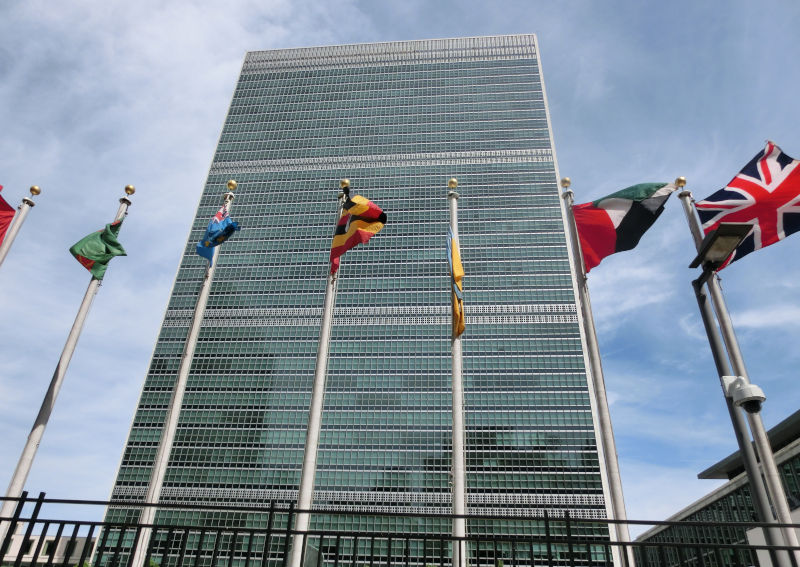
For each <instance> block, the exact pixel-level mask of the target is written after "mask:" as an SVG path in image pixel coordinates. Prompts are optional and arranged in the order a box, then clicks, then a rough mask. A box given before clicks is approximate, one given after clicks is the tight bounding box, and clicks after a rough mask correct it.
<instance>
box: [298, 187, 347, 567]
mask: <svg viewBox="0 0 800 567" xmlns="http://www.w3.org/2000/svg"><path fill="white" fill-rule="evenodd" d="M339 187H340V188H341V192H340V193H339V214H338V215H337V216H336V220H337V222H338V220H339V218H340V217H341V216H342V211H343V210H344V203H345V200H346V199H347V196H348V195H349V193H350V181H349V180H348V179H342V180H341V181H340V182H339ZM336 280H337V274H330V273H329V274H328V284H327V286H326V288H325V304H324V305H323V308H322V321H321V323H320V328H319V343H318V345H317V361H316V364H315V366H314V384H313V386H312V388H311V405H310V407H309V410H308V429H307V430H306V444H305V449H304V451H303V469H302V471H301V472H300V489H299V491H298V494H297V509H298V510H301V512H298V514H297V519H296V520H295V531H296V532H299V533H298V534H296V535H295V536H294V545H292V559H291V563H290V567H300V562H301V560H302V558H303V548H304V547H305V545H304V543H305V534H306V532H308V526H309V523H310V519H311V518H310V515H309V514H308V511H309V510H311V504H312V501H313V493H314V476H315V475H316V472H317V448H318V447H319V434H320V429H321V428H322V404H323V402H324V401H325V380H326V379H327V377H328V349H329V347H330V340H331V326H332V323H333V306H334V304H335V303H336Z"/></svg>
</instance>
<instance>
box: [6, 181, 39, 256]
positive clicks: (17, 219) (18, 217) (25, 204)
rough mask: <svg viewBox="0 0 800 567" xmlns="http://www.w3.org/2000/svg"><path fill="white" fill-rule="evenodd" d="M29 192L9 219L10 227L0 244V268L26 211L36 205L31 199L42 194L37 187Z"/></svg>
mask: <svg viewBox="0 0 800 567" xmlns="http://www.w3.org/2000/svg"><path fill="white" fill-rule="evenodd" d="M30 191H31V196H30V197H23V198H22V203H20V205H19V207H18V209H19V212H18V213H17V214H15V215H14V218H13V219H11V226H9V227H8V231H7V232H6V236H5V238H4V239H3V244H0V266H2V265H3V261H4V260H5V259H6V256H7V255H8V251H9V249H10V248H11V245H12V244H13V243H14V239H15V238H16V237H17V233H18V232H19V229H20V227H22V223H24V222H25V217H27V216H28V211H30V210H31V208H32V207H33V206H34V205H36V203H34V202H33V197H35V196H36V195H38V194H39V193H41V192H42V190H41V189H39V186H38V185H33V186H31V189H30Z"/></svg>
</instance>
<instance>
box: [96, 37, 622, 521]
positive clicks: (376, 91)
mask: <svg viewBox="0 0 800 567" xmlns="http://www.w3.org/2000/svg"><path fill="white" fill-rule="evenodd" d="M450 177H456V178H458V180H459V188H458V191H459V193H460V195H461V198H460V199H459V232H460V242H461V256H462V259H463V264H464V269H465V272H466V276H465V278H464V289H465V292H464V298H465V306H466V325H467V326H466V332H465V333H464V335H463V336H462V339H463V353H464V358H463V369H464V370H463V372H464V374H463V376H464V387H465V420H466V463H467V475H466V485H467V509H468V512H469V513H484V514H491V513H505V514H509V513H515V514H516V513H518V514H520V515H521V516H522V515H540V514H542V512H543V511H545V510H547V511H549V512H550V513H551V514H561V513H563V512H564V511H569V512H570V514H571V515H572V516H574V517H585V518H586V517H588V518H602V517H606V516H607V515H608V513H607V494H606V492H607V489H606V488H605V486H606V481H605V471H604V470H603V467H601V463H602V458H600V457H599V455H600V452H599V450H598V441H597V434H596V425H595V422H594V419H593V412H592V407H593V405H594V401H593V400H592V393H591V392H592V389H591V386H590V383H589V380H590V377H589V376H588V375H587V370H586V354H585V348H584V344H583V341H582V338H581V329H580V323H579V320H578V310H577V304H576V296H575V282H574V279H575V275H574V274H573V273H572V269H571V263H570V257H569V252H568V247H567V244H566V236H565V220H564V212H563V209H562V207H563V205H562V202H561V199H560V195H559V188H558V172H557V167H556V162H555V155H554V152H553V143H552V135H551V130H550V124H549V117H548V110H547V104H546V97H545V92H544V85H543V82H542V76H541V71H540V65H539V53H538V49H537V45H536V40H535V37H534V36H533V35H516V36H501V37H482V38H465V39H443V40H425V41H410V42H396V43H380V44H363V45H343V46H335V47H319V48H304V49H286V50H277V51H260V52H259V51H256V52H250V53H248V54H247V55H246V58H245V61H244V64H243V67H242V71H241V76H240V77H239V81H238V83H237V85H236V90H235V92H234V95H233V99H232V102H231V105H230V110H229V112H228V115H227V117H226V118H225V123H224V127H223V129H222V134H221V137H220V140H219V145H218V146H217V150H216V153H215V155H214V158H213V162H212V164H211V168H210V172H209V176H208V181H207V182H206V185H205V188H204V190H203V195H202V199H201V201H200V205H199V207H198V209H197V214H196V217H195V220H194V223H193V225H192V229H191V232H190V234H189V236H188V240H187V244H186V249H185V253H184V256H183V259H182V261H181V265H180V268H179V270H178V274H177V277H176V280H175V284H174V287H173V290H172V295H171V297H170V300H169V305H168V307H167V310H166V314H165V317H164V322H163V326H162V328H161V332H160V335H159V337H158V342H157V344H156V347H155V351H154V354H153V359H152V362H151V364H150V367H149V371H148V373H147V377H146V381H145V384H144V387H143V390H142V394H141V398H140V400H139V405H138V410H137V412H136V416H135V418H134V421H133V425H132V427H131V431H130V436H129V438H128V442H127V447H126V449H125V453H124V456H123V459H122V462H121V466H120V470H119V474H118V477H117V479H116V483H115V486H114V490H113V498H114V499H117V500H142V499H144V497H145V494H146V490H147V484H148V480H149V478H150V473H151V468H152V465H153V460H154V458H155V454H156V449H157V444H158V440H159V438H160V435H161V428H162V426H163V423H164V418H165V413H166V408H167V405H168V403H169V399H170V394H171V391H172V387H173V384H174V382H175V379H176V375H177V371H178V365H179V361H180V357H181V353H182V350H183V348H184V343H185V340H186V336H187V332H188V328H189V325H190V318H191V315H192V310H193V308H194V306H195V302H196V299H197V294H198V290H199V288H200V285H201V282H202V280H203V274H204V270H205V265H206V264H205V260H203V259H202V258H200V257H198V256H197V255H196V254H195V252H194V248H195V243H196V242H197V241H198V240H199V239H200V238H201V236H202V235H203V232H204V229H205V226H206V225H207V223H208V220H209V218H210V217H211V216H212V215H213V214H214V213H215V212H216V210H217V209H218V208H219V206H220V203H221V194H222V193H223V192H224V190H225V189H224V188H225V182H226V181H227V180H228V179H231V178H233V179H236V180H237V181H238V183H239V187H238V189H237V191H236V199H235V201H234V203H233V207H232V212H231V216H232V217H233V218H234V219H236V221H237V222H239V223H240V225H241V226H242V230H241V231H240V232H238V233H236V234H235V235H234V236H233V237H232V238H231V239H230V240H229V241H228V242H226V243H225V244H223V245H222V246H221V249H220V253H219V256H218V261H217V264H216V265H217V270H216V274H215V276H214V281H213V284H212V287H211V295H210V300H209V303H208V308H207V310H206V314H205V318H204V321H203V326H202V330H201V333H200V338H199V342H198V345H197V350H196V352H195V357H194V362H193V365H192V369H191V373H190V375H189V380H188V387H187V391H186V394H185V397H184V400H183V405H182V410H181V413H180V418H179V424H178V429H177V436H176V439H175V445H174V447H173V450H172V453H171V456H170V460H169V465H168V468H167V471H166V477H165V481H164V486H163V489H162V492H161V495H160V499H161V502H172V503H194V504H213V503H224V504H226V505H236V506H242V507H243V508H246V507H253V506H266V505H267V503H269V502H273V501H274V502H278V503H280V504H287V503H289V502H295V501H296V500H297V490H298V485H299V482H300V469H301V464H302V458H303V445H304V441H305V433H306V424H307V419H308V409H309V401H310V397H311V383H312V379H313V375H314V363H315V356H316V350H317V341H318V335H319V326H320V318H321V313H322V306H323V299H324V295H325V286H326V275H327V273H328V270H329V263H328V255H329V251H330V244H331V237H332V234H333V229H334V225H335V223H336V221H337V210H338V209H337V207H338V205H337V193H338V187H339V180H340V179H341V178H349V179H350V180H351V182H352V191H353V193H357V194H362V195H364V196H365V197H367V198H369V199H370V200H372V201H374V202H375V203H377V204H378V205H379V206H380V207H382V208H383V210H384V211H386V212H387V214H388V218H389V220H388V223H387V224H386V226H385V228H384V229H383V230H382V231H381V233H380V234H378V235H377V236H375V237H374V238H373V239H372V240H371V241H370V242H369V244H368V245H366V246H359V247H358V248H356V249H354V250H351V251H350V252H348V253H347V254H346V255H345V256H343V257H342V264H341V268H340V270H339V272H338V275H339V281H338V295H337V298H336V308H335V311H334V316H333V331H332V337H331V343H330V362H329V365H328V380H327V390H326V397H325V406H324V415H323V420H322V432H321V439H320V448H319V458H318V461H317V472H316V484H315V492H314V505H315V507H318V508H319V509H321V510H326V509H327V510H331V509H350V510H365V509H369V510H387V511H388V510H394V511H399V512H404V511H413V512H416V513H419V512H423V513H438V512H442V513H446V512H449V511H450V510H451V504H450V503H451V497H450V491H451V482H450V462H451V454H450V451H451V425H452V421H451V384H450V380H451V351H450V336H451V321H450V289H451V288H450V275H449V269H448V263H447V257H446V249H447V247H446V235H447V227H448V222H449V214H448V200H447V180H448V179H449V178H450ZM159 513H160V514H162V516H161V517H162V518H164V517H165V516H163V514H177V512H174V511H170V510H167V509H165V510H162V511H160V512H159ZM111 514H112V515H113V510H112V511H111ZM254 517H255V516H254ZM184 519H186V518H184ZM217 520H218V521H219V522H222V523H223V524H224V523H225V522H230V523H237V522H238V523H240V524H241V525H242V526H243V527H244V526H247V525H249V522H251V521H252V519H250V517H249V516H248V514H240V515H233V514H231V515H225V514H221V515H218V516H217ZM445 525H447V524H445ZM313 526H314V522H313V521H312V527H313ZM470 529H472V526H470Z"/></svg>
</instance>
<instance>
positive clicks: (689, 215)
mask: <svg viewBox="0 0 800 567" xmlns="http://www.w3.org/2000/svg"><path fill="white" fill-rule="evenodd" d="M680 180H682V183H683V184H682V185H680V186H681V187H683V186H685V185H686V180H685V179H683V178H680V179H679V181H680ZM678 198H679V199H680V200H681V202H682V203H683V210H684V213H685V215H686V221H687V222H688V224H689V230H690V231H691V233H692V238H693V240H694V243H695V246H696V247H697V248H698V250H699V248H700V244H701V242H702V241H703V236H702V227H701V226H700V221H699V220H698V218H697V215H696V214H695V211H694V206H693V204H692V203H693V199H692V193H691V192H690V191H682V192H681V193H680V194H679V195H678ZM706 285H707V287H708V291H709V294H710V295H711V302H712V304H713V305H714V311H715V313H716V315H717V323H718V324H719V328H720V331H721V333H722V339H723V341H724V343H725V347H726V349H727V352H728V357H729V359H730V362H731V366H732V367H733V372H734V374H735V375H736V376H740V377H741V378H742V379H743V380H744V383H745V384H749V383H750V378H749V376H748V374H747V368H746V367H745V364H744V357H743V356H742V351H741V349H740V348H739V341H738V339H737V338H736V333H735V332H734V329H733V323H732V322H731V318H730V314H729V312H728V307H727V305H726V303H725V298H724V296H723V294H722V288H721V287H720V284H719V276H718V275H717V274H716V273H714V274H713V275H712V276H711V277H710V278H708V280H707V282H706ZM712 348H713V344H712ZM720 379H721V380H722V377H720ZM722 388H723V392H724V394H725V399H726V400H727V402H728V403H731V398H730V394H729V393H728V392H727V385H726V383H725V382H724V381H723V382H722ZM741 411H742V410H735V411H734V415H738V416H739V417H738V418H735V419H734V420H733V427H734V433H735V436H736V438H737V440H738V439H739V436H740V435H742V436H744V433H745V431H746V430H744V425H743V423H742V419H741ZM745 413H746V415H747V421H748V423H749V425H750V431H751V433H752V435H753V442H754V443H755V445H756V451H757V452H758V456H759V457H760V459H761V468H762V472H763V483H764V484H763V485H761V486H759V485H760V484H761V479H762V476H761V474H758V464H757V462H756V456H755V454H753V449H752V445H751V444H750V443H749V442H747V443H745V445H746V447H741V446H740V450H741V452H742V457H743V460H744V464H745V470H746V472H747V476H748V478H749V479H750V486H751V492H752V494H753V499H754V505H755V508H756V512H757V513H758V515H759V516H763V517H762V518H760V520H761V521H762V522H766V523H773V521H774V520H773V516H772V513H771V510H770V507H769V501H767V499H766V496H767V495H768V496H769V500H771V501H772V506H773V509H774V511H775V518H777V521H778V523H781V524H791V523H792V517H791V513H790V511H789V505H788V498H787V496H786V492H785V491H784V488H783V485H782V484H781V480H780V474H779V473H778V467H777V465H776V464H775V456H774V455H773V453H772V447H771V446H770V444H769V439H768V437H767V433H766V430H765V428H764V423H763V422H762V420H761V414H760V413H759V412H749V411H747V412H745ZM748 440H749V438H748ZM748 469H750V470H748ZM751 471H752V473H751ZM756 479H759V482H758V483H754V482H753V481H754V480H756ZM764 487H766V494H765V493H764ZM769 532H770V530H765V533H764V536H765V538H769V537H770V535H769ZM781 533H782V535H783V540H784V542H785V545H787V546H792V547H795V548H800V542H798V538H797V533H796V532H795V531H794V528H790V527H785V528H781ZM794 554H795V557H796V560H797V562H798V563H800V552H797V551H795V552H794ZM780 555H782V554H780Z"/></svg>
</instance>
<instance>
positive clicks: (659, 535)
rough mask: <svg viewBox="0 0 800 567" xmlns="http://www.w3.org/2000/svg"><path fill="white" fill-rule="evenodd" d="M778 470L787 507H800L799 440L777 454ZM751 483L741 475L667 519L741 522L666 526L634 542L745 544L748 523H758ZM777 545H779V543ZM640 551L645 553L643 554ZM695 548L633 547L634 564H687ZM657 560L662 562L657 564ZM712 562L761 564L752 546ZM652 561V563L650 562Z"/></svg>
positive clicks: (719, 566)
mask: <svg viewBox="0 0 800 567" xmlns="http://www.w3.org/2000/svg"><path fill="white" fill-rule="evenodd" d="M775 459H776V461H777V466H778V473H779V474H780V477H781V481H782V483H783V488H784V490H785V491H786V496H787V499H788V504H789V509H790V510H792V511H794V510H796V509H797V508H799V507H800V443H798V442H797V441H795V442H794V443H793V444H792V445H791V446H790V447H789V448H788V449H787V450H785V451H782V452H779V453H776V455H775ZM751 498H752V497H751V492H750V483H749V482H748V479H747V477H746V475H744V474H741V475H739V476H738V477H737V478H736V479H734V480H732V481H731V482H729V483H728V484H726V485H724V486H722V487H721V488H719V489H717V490H716V491H715V492H713V493H712V494H711V495H709V496H707V497H705V498H703V499H702V500H700V501H698V502H696V503H695V504H693V505H692V506H691V509H690V511H688V512H679V513H678V514H676V515H675V516H673V517H672V518H670V521H680V522H683V521H686V522H742V523H743V525H740V526H736V525H713V526H712V525H705V526H693V525H689V526H667V527H660V528H654V529H651V530H650V531H648V532H646V533H645V534H643V535H642V536H640V537H639V538H637V541H640V542H642V543H656V544H657V543H673V544H674V543H682V544H683V543H687V544H703V543H711V544H719V545H731V544H739V545H743V546H744V545H747V544H748V540H747V530H748V529H749V528H750V526H748V525H747V524H748V523H753V522H758V517H757V514H756V510H755V506H754V505H753V501H752V499H751ZM776 545H781V544H780V543H778V544H776ZM643 550H644V552H645V553H646V554H647V556H646V557H642V555H643ZM695 553H696V549H693V548H692V547H690V546H687V547H686V548H680V547H673V548H669V547H668V548H666V552H664V550H661V551H659V550H656V549H654V548H636V554H637V563H638V564H646V563H647V562H650V563H651V564H656V565H658V564H660V565H663V566H664V567H678V566H680V565H682V564H686V558H687V557H692V556H693V555H694V554H695ZM659 559H661V562H660V563H659ZM715 559H716V561H714V566H715V567H728V566H730V567H734V566H737V565H764V563H762V562H761V561H760V558H759V557H758V556H757V554H756V551H755V550H754V549H740V550H731V549H727V550H724V551H720V552H719V554H718V556H717V557H716V558H715ZM653 561H655V563H653Z"/></svg>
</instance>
